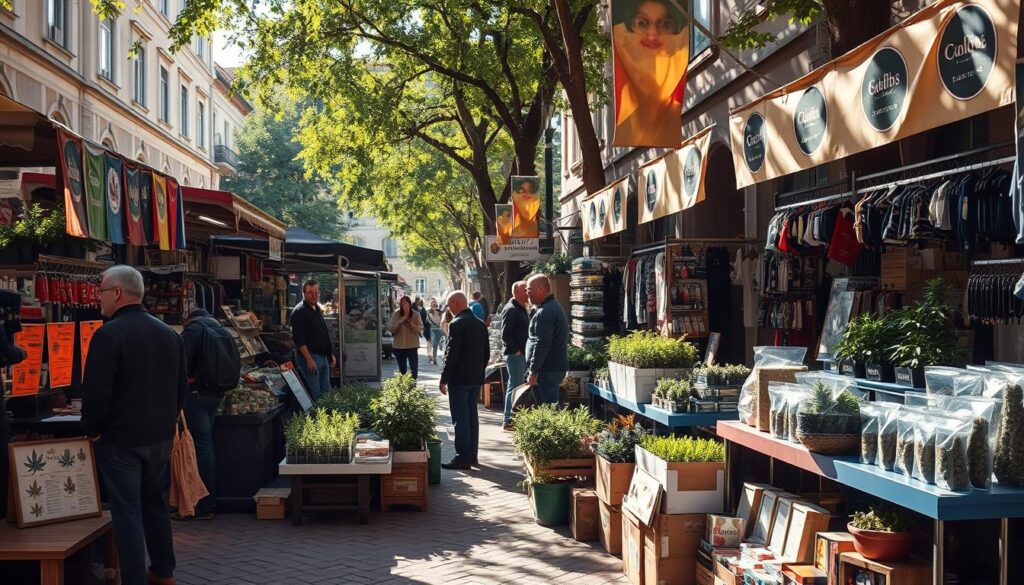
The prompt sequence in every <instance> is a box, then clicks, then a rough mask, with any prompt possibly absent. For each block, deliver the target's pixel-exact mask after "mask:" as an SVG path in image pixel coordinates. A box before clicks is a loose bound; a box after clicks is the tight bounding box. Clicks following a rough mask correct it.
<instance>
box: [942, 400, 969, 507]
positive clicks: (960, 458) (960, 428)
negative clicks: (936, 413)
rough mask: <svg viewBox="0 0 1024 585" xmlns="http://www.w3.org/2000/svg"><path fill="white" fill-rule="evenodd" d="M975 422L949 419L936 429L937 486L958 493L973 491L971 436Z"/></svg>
mask: <svg viewBox="0 0 1024 585" xmlns="http://www.w3.org/2000/svg"><path fill="white" fill-rule="evenodd" d="M973 424H974V421H973V420H971V419H967V420H964V419H959V418H949V419H946V420H945V421H943V422H942V424H940V425H938V427H937V428H936V429H935V485H937V486H938V487H940V488H943V489H947V490H952V491H956V492H962V491H967V490H969V489H971V480H970V474H969V472H968V468H969V465H970V464H969V459H970V455H969V447H968V444H969V442H970V436H971V433H972V428H973Z"/></svg>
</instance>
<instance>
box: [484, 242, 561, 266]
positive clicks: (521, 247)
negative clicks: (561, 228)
mask: <svg viewBox="0 0 1024 585" xmlns="http://www.w3.org/2000/svg"><path fill="white" fill-rule="evenodd" d="M484 250H485V252H486V256H487V261H488V262H516V261H522V262H528V261H531V260H541V259H543V258H545V257H547V254H541V252H540V239H539V238H512V239H511V240H510V241H509V243H508V244H506V245H504V246H502V245H500V244H498V242H497V238H496V236H484Z"/></svg>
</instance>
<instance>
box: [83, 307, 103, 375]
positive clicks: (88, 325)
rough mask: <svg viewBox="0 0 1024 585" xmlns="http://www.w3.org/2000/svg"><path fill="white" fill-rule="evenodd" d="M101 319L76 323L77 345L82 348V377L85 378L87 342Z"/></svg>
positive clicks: (87, 353) (90, 341) (90, 339)
mask: <svg viewBox="0 0 1024 585" xmlns="http://www.w3.org/2000/svg"><path fill="white" fill-rule="evenodd" d="M100 325H103V321H82V322H81V323H79V324H78V345H79V347H81V348H82V379H85V358H87V357H89V344H90V343H92V336H93V334H95V333H96V330H97V329H99V328H100Z"/></svg>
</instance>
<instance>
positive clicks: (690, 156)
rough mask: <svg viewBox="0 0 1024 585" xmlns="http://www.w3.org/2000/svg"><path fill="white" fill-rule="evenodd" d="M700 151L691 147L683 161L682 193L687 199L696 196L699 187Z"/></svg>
mask: <svg viewBox="0 0 1024 585" xmlns="http://www.w3.org/2000/svg"><path fill="white" fill-rule="evenodd" d="M700 160H701V157H700V149H699V148H697V147H696V146H691V147H690V148H689V152H687V153H686V157H685V158H684V159H683V193H684V194H685V195H686V198H687V199H693V198H694V197H696V196H697V188H698V187H700Z"/></svg>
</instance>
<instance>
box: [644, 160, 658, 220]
mask: <svg viewBox="0 0 1024 585" xmlns="http://www.w3.org/2000/svg"><path fill="white" fill-rule="evenodd" d="M657 201H658V175H657V173H655V172H654V169H651V170H649V171H647V211H654V204H655V203H657Z"/></svg>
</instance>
